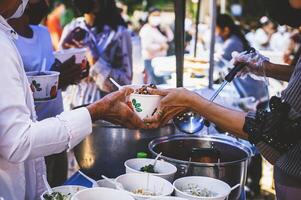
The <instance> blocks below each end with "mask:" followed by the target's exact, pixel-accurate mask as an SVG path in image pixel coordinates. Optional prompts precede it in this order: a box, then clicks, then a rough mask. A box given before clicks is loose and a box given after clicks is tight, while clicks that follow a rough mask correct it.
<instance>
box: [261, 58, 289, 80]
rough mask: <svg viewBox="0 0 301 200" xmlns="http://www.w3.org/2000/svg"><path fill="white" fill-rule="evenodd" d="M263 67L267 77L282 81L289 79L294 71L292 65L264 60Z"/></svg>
mask: <svg viewBox="0 0 301 200" xmlns="http://www.w3.org/2000/svg"><path fill="white" fill-rule="evenodd" d="M264 68H265V73H266V76H267V77H270V78H274V79H277V80H282V81H289V80H290V78H291V75H292V73H293V71H294V66H289V65H279V64H274V63H270V62H265V63H264Z"/></svg>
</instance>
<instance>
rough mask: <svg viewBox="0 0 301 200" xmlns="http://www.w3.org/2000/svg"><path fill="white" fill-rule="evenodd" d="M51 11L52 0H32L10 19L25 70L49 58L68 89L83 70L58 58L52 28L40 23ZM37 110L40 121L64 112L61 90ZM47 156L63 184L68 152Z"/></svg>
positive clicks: (55, 180) (51, 178) (51, 177)
mask: <svg viewBox="0 0 301 200" xmlns="http://www.w3.org/2000/svg"><path fill="white" fill-rule="evenodd" d="M48 12H49V1H47V0H31V1H30V2H29V4H28V6H27V8H26V10H25V13H24V14H23V16H22V17H20V18H18V19H12V20H9V24H10V25H11V26H12V27H13V28H14V30H15V31H16V32H17V33H18V35H19V38H18V40H16V41H15V44H16V46H17V48H18V50H19V53H20V55H21V58H22V61H23V64H24V67H25V72H34V71H41V70H42V69H41V68H42V65H43V62H44V59H46V71H52V70H57V71H59V72H60V80H59V89H65V88H66V87H67V86H68V85H70V84H75V83H78V82H79V81H80V79H81V78H83V77H82V70H81V66H80V65H76V64H75V58H74V57H73V58H71V59H69V60H68V61H66V62H64V63H63V64H61V63H59V62H58V61H56V62H55V58H54V55H53V47H52V43H51V38H50V34H49V31H48V30H47V28H46V27H44V26H42V25H39V23H40V22H41V21H42V19H43V18H44V17H46V16H47V14H48ZM86 75H88V74H86ZM35 110H36V112H37V117H38V120H39V121H41V120H44V119H46V118H49V117H55V116H56V115H58V114H60V113H62V112H63V111H64V109H63V100H62V94H61V90H59V91H58V95H57V98H56V99H55V100H54V101H49V102H35ZM45 159H46V165H47V178H48V182H49V184H50V185H51V186H52V187H56V186H59V185H61V184H63V183H64V181H65V180H66V179H67V170H68V161H67V154H66V152H62V153H60V154H56V155H51V156H48V157H46V158H45Z"/></svg>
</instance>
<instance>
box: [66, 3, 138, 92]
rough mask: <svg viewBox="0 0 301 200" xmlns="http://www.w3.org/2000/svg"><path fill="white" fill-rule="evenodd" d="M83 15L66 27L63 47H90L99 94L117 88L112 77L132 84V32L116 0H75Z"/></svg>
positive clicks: (92, 71) (90, 61)
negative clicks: (128, 28)
mask: <svg viewBox="0 0 301 200" xmlns="http://www.w3.org/2000/svg"><path fill="white" fill-rule="evenodd" d="M73 4H74V6H75V8H76V9H77V10H78V12H79V13H80V14H81V15H83V17H79V18H77V19H75V20H74V21H73V22H71V23H70V24H68V25H67V26H66V27H65V28H64V31H63V34H62V38H61V41H60V48H63V49H66V48H71V47H86V48H88V49H89V55H90V56H89V59H88V60H89V63H90V65H91V71H90V77H91V78H92V79H93V81H94V82H95V84H96V85H97V87H98V88H99V90H100V96H101V97H103V96H105V95H106V94H108V93H110V92H113V91H115V90H117V88H116V86H114V84H112V82H111V81H110V80H109V78H110V77H111V78H113V79H114V80H115V81H116V82H118V83H119V84H120V85H130V84H131V83H132V78H133V60H132V41H131V33H130V32H129V31H128V30H127V25H126V23H125V21H124V20H123V19H122V17H121V14H120V11H119V9H118V8H117V6H116V2H115V1H114V0H111V1H107V0H74V1H73Z"/></svg>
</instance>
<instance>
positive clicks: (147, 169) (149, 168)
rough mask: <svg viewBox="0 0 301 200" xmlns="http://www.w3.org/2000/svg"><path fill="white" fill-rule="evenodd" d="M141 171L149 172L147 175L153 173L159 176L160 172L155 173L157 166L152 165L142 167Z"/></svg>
mask: <svg viewBox="0 0 301 200" xmlns="http://www.w3.org/2000/svg"><path fill="white" fill-rule="evenodd" d="M140 171H142V172H147V173H153V174H157V173H158V172H156V171H155V166H154V165H152V164H149V165H145V166H144V167H141V169H140Z"/></svg>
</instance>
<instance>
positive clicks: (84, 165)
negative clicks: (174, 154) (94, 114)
mask: <svg viewBox="0 0 301 200" xmlns="http://www.w3.org/2000/svg"><path fill="white" fill-rule="evenodd" d="M174 133H175V128H174V126H173V125H168V126H165V127H162V128H160V129H154V130H129V129H125V128H122V127H120V126H116V125H113V124H110V123H108V122H104V121H98V122H96V123H95V124H94V125H93V133H92V134H91V135H90V136H88V137H87V138H86V139H85V140H84V141H82V142H81V143H80V144H79V145H77V146H76V147H75V148H74V153H75V157H76V160H77V162H78V164H79V166H80V168H81V170H82V171H83V172H84V173H86V174H87V175H88V176H90V177H91V178H94V179H95V180H98V179H100V178H101V177H100V176H101V175H102V174H103V175H106V176H108V177H117V176H119V175H121V174H124V173H125V167H124V162H125V161H126V160H128V159H130V158H135V157H136V154H137V152H147V153H149V155H151V153H150V152H149V151H148V143H149V142H150V141H151V140H153V139H155V138H158V137H162V136H168V135H170V134H174Z"/></svg>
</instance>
